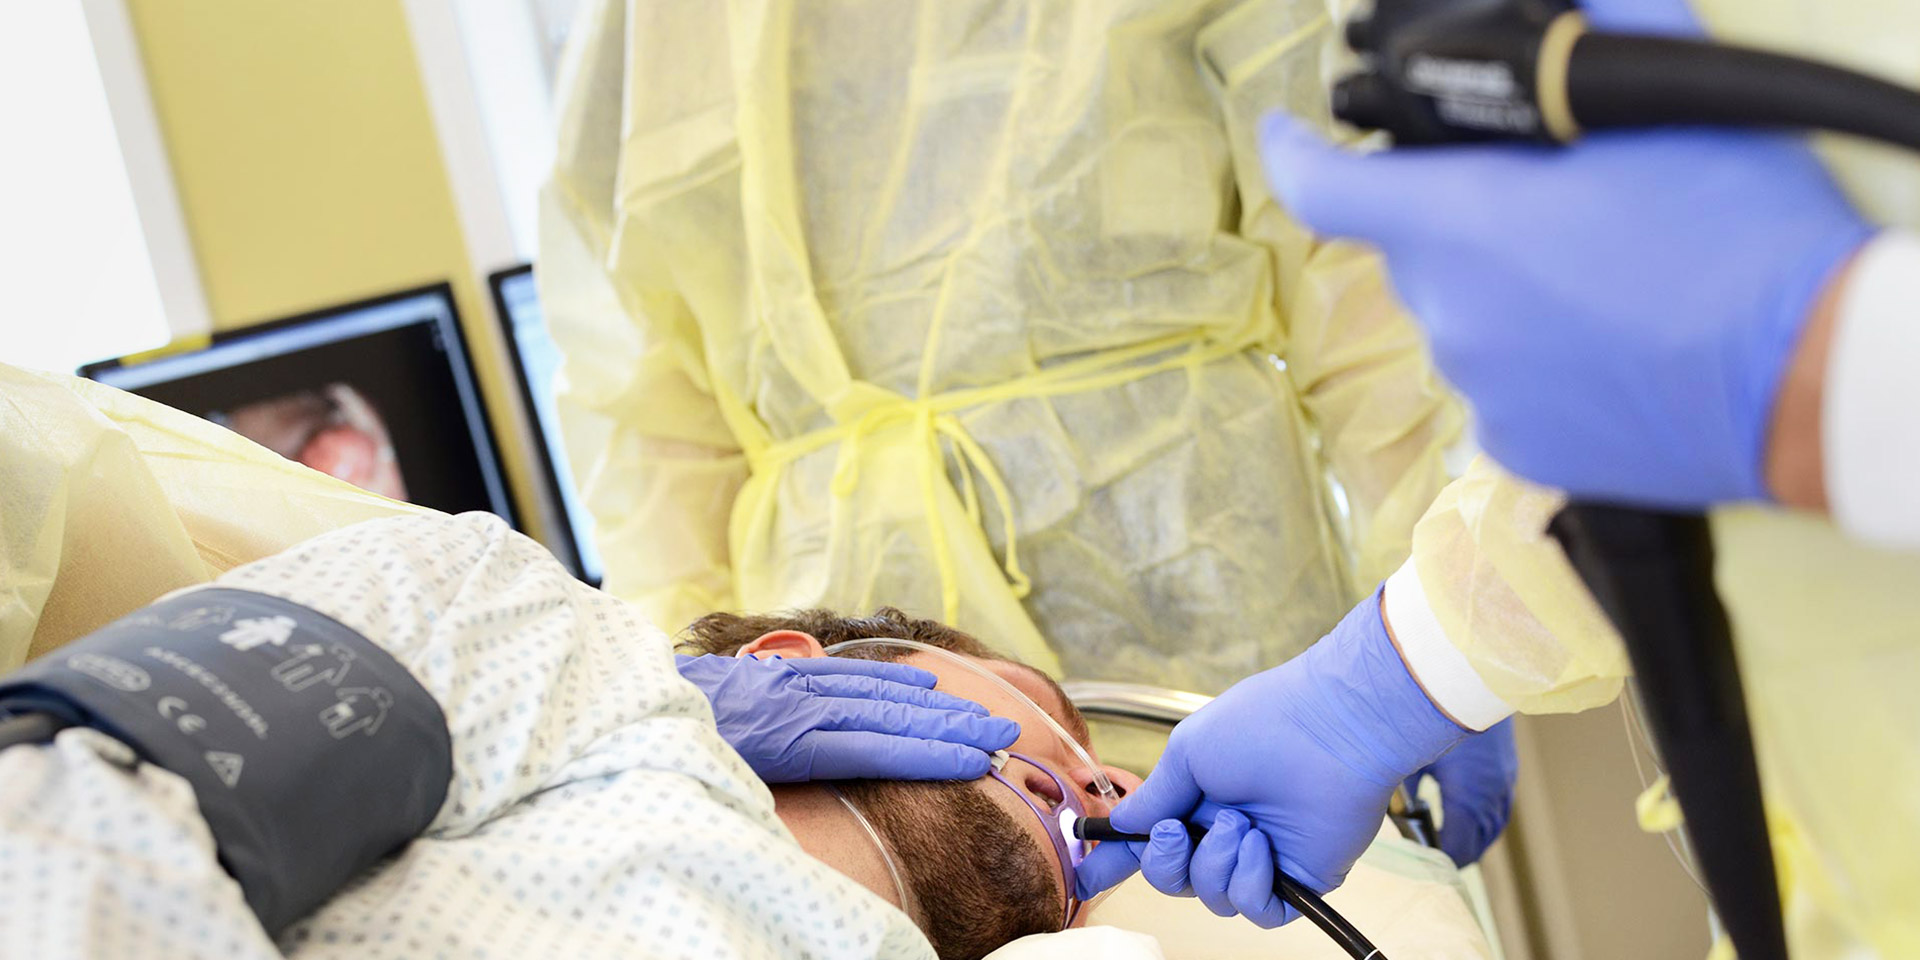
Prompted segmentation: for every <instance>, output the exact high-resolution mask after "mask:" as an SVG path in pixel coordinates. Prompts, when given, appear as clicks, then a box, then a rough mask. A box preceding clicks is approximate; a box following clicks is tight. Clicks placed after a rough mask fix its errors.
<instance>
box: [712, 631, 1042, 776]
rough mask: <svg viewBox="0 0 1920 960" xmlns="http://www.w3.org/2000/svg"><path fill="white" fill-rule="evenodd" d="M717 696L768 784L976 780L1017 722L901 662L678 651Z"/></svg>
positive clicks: (743, 750)
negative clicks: (942, 687)
mask: <svg viewBox="0 0 1920 960" xmlns="http://www.w3.org/2000/svg"><path fill="white" fill-rule="evenodd" d="M675 660H676V661H677V662H678V664H679V667H680V675H681V676H682V677H685V678H686V679H687V680H689V681H692V683H693V684H694V686H697V687H699V688H700V690H701V692H703V693H705V694H706V695H707V700H708V701H710V702H711V703H712V704H713V715H714V719H715V720H716V721H717V722H718V723H719V726H720V736H721V737H723V738H725V739H726V741H727V742H728V743H730V744H732V745H733V748H734V749H735V750H737V751H739V752H740V755H741V756H742V757H744V758H746V761H747V765H748V766H751V767H752V768H753V771H754V772H755V773H757V774H759V775H760V778H761V779H762V780H765V781H766V782H768V783H795V782H799V781H804V780H863V779H871V780H972V779H975V778H978V777H984V776H986V775H987V771H988V769H989V768H990V762H989V759H988V757H987V754H988V753H989V752H991V751H994V750H1001V749H1004V748H1006V747H1008V746H1011V745H1012V744H1013V741H1014V740H1016V739H1018V738H1019V736H1020V725H1019V724H1017V723H1015V722H1014V721H1012V720H1009V719H1007V718H1005V717H995V716H990V715H989V714H988V713H987V708H985V707H983V706H981V705H979V704H977V703H974V702H973V701H971V700H963V699H961V698H959V697H955V696H952V695H950V694H946V693H941V692H940V691H937V690H934V689H933V685H934V683H935V682H936V680H937V678H936V677H935V676H934V675H933V674H931V673H928V672H927V671H925V670H921V669H918V668H916V667H910V666H907V665H905V664H900V663H883V662H879V661H874V660H850V659H843V658H838V657H819V658H811V659H807V658H802V659H784V658H773V659H767V660H759V659H755V658H753V657H750V656H749V657H716V656H701V657H688V656H679V657H675Z"/></svg>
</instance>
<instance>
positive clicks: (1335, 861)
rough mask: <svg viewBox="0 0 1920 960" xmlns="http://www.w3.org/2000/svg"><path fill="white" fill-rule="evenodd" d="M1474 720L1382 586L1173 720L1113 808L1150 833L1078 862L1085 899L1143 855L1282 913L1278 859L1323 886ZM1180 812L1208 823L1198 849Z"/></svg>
mask: <svg viewBox="0 0 1920 960" xmlns="http://www.w3.org/2000/svg"><path fill="white" fill-rule="evenodd" d="M1465 736H1467V731H1466V730H1465V729H1464V728H1462V727H1461V726H1459V725H1458V724H1456V723H1454V722H1453V721H1452V720H1449V719H1447V717H1446V716H1445V715H1444V714H1442V713H1441V712H1440V711H1439V710H1438V709H1436V708H1435V707H1434V705H1433V703H1432V701H1430V700H1428V699H1427V695H1426V693H1425V692H1423V691H1422V690H1421V689H1420V685H1419V684H1418V683H1416V682H1415V681H1414V679H1413V677H1412V676H1411V675H1410V674H1409V673H1408V672H1407V668H1406V666H1405V665H1404V664H1403V663H1402V662H1401V660H1400V654H1399V651H1397V650H1395V649H1394V647H1393V642H1392V641H1391V640H1390V639H1389V638H1388V637H1387V631H1386V627H1385V625H1384V624H1383V623H1382V621H1381V618H1380V595H1379V593H1378V592H1377V591H1376V592H1375V593H1374V595H1373V596H1371V597H1369V598H1367V599H1366V600H1364V601H1362V602H1361V603H1360V605H1359V606H1358V607H1355V608H1354V609H1353V612H1351V613H1349V614H1347V616H1346V618H1345V619H1343V620H1341V621H1340V623H1339V625H1337V626H1335V627H1334V628H1333V632H1332V633H1329V634H1328V635H1327V636H1325V637H1323V638H1321V640H1320V642H1318V643H1316V644H1314V645H1313V646H1312V647H1310V648H1308V650H1307V651H1306V652H1305V653H1302V654H1301V655H1300V656H1298V657H1295V658H1294V659H1292V660H1289V661H1287V662H1286V663H1284V664H1281V665H1280V666H1278V667H1274V668H1273V669H1271V670H1267V671H1265V672H1264V673H1258V674H1255V675H1254V676H1252V677H1249V678H1247V679H1245V680H1242V681H1240V682H1239V683H1237V684H1234V685H1233V686H1232V687H1231V688H1229V689H1228V690H1227V692H1226V693H1223V694H1221V695H1220V696H1219V697H1218V698H1216V699H1215V700H1214V701H1213V702H1212V703H1210V704H1208V705H1207V706H1205V707H1202V708H1201V709H1200V710H1198V711H1196V712H1195V713H1194V714H1193V716H1191V717H1188V718H1187V719H1186V720H1184V721H1182V722H1181V723H1180V725H1179V726H1177V727H1175V728H1174V730H1173V736H1172V737H1171V738H1169V739H1168V741H1167V749H1166V752H1165V753H1164V754H1162V755H1161V757H1160V763H1159V765H1158V766H1156V767H1154V769H1153V772H1152V773H1151V774H1150V775H1148V777H1147V780H1146V782H1145V783H1143V784H1141V785H1140V788H1139V789H1137V790H1135V791H1134V792H1133V793H1132V794H1130V795H1128V796H1127V798H1126V799H1124V800H1122V801H1120V803H1119V805H1118V806H1116V807H1114V810H1113V816H1112V819H1113V825H1114V826H1115V827H1116V828H1118V829H1120V830H1124V831H1127V832H1129V833H1149V832H1150V833H1151V835H1152V836H1153V838H1154V839H1153V841H1152V842H1150V843H1103V844H1100V845H1099V846H1098V847H1096V848H1095V849H1094V851H1093V853H1091V854H1089V855H1088V857H1087V859H1086V860H1085V861H1084V862H1083V863H1082V864H1081V865H1080V869H1079V887H1080V889H1079V894H1080V896H1081V898H1082V899H1086V898H1088V897H1091V896H1092V895H1093V894H1094V893H1097V892H1099V891H1100V890H1103V889H1106V888H1107V887H1110V886H1113V885H1114V884H1116V883H1119V882H1120V881H1121V880H1124V879H1126V877H1127V875H1128V874H1130V873H1132V872H1133V871H1134V869H1135V868H1136V867H1138V868H1139V869H1140V870H1141V872H1142V873H1143V874H1145V876H1146V878H1147V881H1148V882H1149V883H1152V884H1153V886H1154V887H1155V888H1156V889H1158V890H1160V891H1161V892H1162V893H1169V894H1174V895H1176V896H1181V895H1185V896H1198V897H1199V898H1200V900H1201V902H1203V903H1205V904H1206V905H1207V907H1208V909H1210V910H1212V911H1213V912H1214V913H1216V914H1219V915H1220V916H1232V915H1233V914H1234V913H1236V912H1238V913H1243V914H1246V916H1247V917H1248V919H1250V920H1252V921H1253V922H1255V923H1257V924H1259V925H1261V926H1263V927H1272V926H1277V925H1279V924H1281V923H1284V922H1286V921H1288V920H1291V919H1293V918H1294V917H1295V916H1297V914H1296V913H1295V912H1294V911H1293V910H1292V908H1290V907H1286V906H1285V905H1284V904H1282V903H1281V902H1280V900H1279V898H1278V897H1276V896H1274V893H1273V869H1274V866H1275V862H1276V860H1277V862H1278V865H1279V867H1280V869H1282V870H1285V871H1286V872H1287V873H1289V874H1291V875H1292V876H1293V877H1294V879H1296V880H1299V881H1300V882H1301V883H1304V884H1306V885H1307V886H1309V887H1312V888H1313V889H1314V890H1316V891H1318V892H1321V893H1325V892H1327V891H1329V890H1332V889H1333V888H1334V887H1337V886H1339V885H1340V883H1341V881H1343V880H1345V879H1346V877H1347V870H1348V868H1350V867H1352V866H1353V861H1354V860H1355V859H1357V858H1359V856H1360V854H1361V853H1362V852H1363V851H1365V850H1366V848H1367V844H1368V843H1369V842H1371V841H1372V840H1373V837H1374V834H1376V833H1378V832H1379V831H1380V823H1381V818H1383V817H1385V816H1386V813H1387V799H1388V797H1389V796H1390V795H1391V794H1392V793H1393V789H1394V787H1396V786H1398V785H1399V784H1400V782H1401V781H1403V780H1405V779H1406V778H1407V777H1408V776H1409V775H1411V774H1412V773H1413V772H1414V771H1416V770H1420V769H1423V768H1425V767H1426V766H1427V765H1428V764H1430V763H1432V762H1433V761H1434V760H1435V759H1436V758H1438V757H1439V756H1440V755H1441V754H1443V753H1445V752H1446V751H1447V749H1448V748H1449V747H1452V746H1453V745H1454V744H1455V743H1458V742H1459V741H1460V740H1461V739H1462V738H1463V737H1465ZM1179 820H1189V821H1191V822H1194V823H1199V824H1201V825H1203V826H1206V827H1208V828H1209V829H1210V831H1211V832H1209V833H1208V834H1207V836H1206V838H1205V839H1203V840H1202V841H1201V842H1200V844H1199V846H1198V848H1197V849H1192V845H1191V844H1190V843H1189V842H1188V840H1187V835H1186V831H1185V830H1184V829H1182V828H1181V827H1180V825H1179V824H1178V823H1177V822H1174V821H1179Z"/></svg>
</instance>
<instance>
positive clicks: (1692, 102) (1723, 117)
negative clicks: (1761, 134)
mask: <svg viewBox="0 0 1920 960" xmlns="http://www.w3.org/2000/svg"><path fill="white" fill-rule="evenodd" d="M1567 103H1568V107H1569V109H1570V110H1571V111H1572V113H1573V119H1574V121H1575V122H1576V123H1578V124H1579V125H1580V126H1581V127H1582V128H1584V129H1588V130H1598V129H1607V128H1614V129H1618V128H1622V127H1647V126H1667V125H1704V126H1732V127H1749V128H1751V127H1778V128H1781V129H1793V130H1808V129H1812V130H1828V131H1832V132H1834V133H1843V134H1851V135H1853V136H1859V137H1866V138H1868V139H1872V140H1878V141H1881V142H1883V143H1890V144H1893V145H1896V146H1903V147H1907V148H1909V149H1914V150H1920V93H1916V92H1915V91H1913V90H1910V89H1908V88H1906V87H1902V86H1899V85H1897V84H1893V83H1888V82H1887V81H1885V80H1881V79H1878V78H1876V77H1870V76H1867V75H1866V74H1863V73H1858V72H1856V71H1853V70H1848V69H1845V68H1842V67H1836V66H1832V65H1830V64H1824V63H1816V62H1814V61H1811V60H1803V59H1801V58H1798V57H1791V56H1784V55H1782V54H1777V53H1768V52H1766V51H1764V50H1754V49H1752V48H1748V47H1736V46H1726V45H1722V44H1717V43H1711V42H1704V41H1699V40H1685V39H1677V38H1672V37H1651V36H1634V35H1629V34H1610V33H1589V34H1587V35H1585V36H1582V37H1581V38H1580V40H1579V41H1578V42H1577V43H1575V44H1574V47H1573V52H1572V53H1571V54H1570V56H1569V57H1568V61H1567Z"/></svg>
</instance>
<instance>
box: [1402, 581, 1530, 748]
mask: <svg viewBox="0 0 1920 960" xmlns="http://www.w3.org/2000/svg"><path fill="white" fill-rule="evenodd" d="M1386 615H1387V625H1388V626H1387V629H1388V630H1389V631H1391V632H1392V634H1393V639H1394V641H1395V643H1397V644H1398V645H1399V647H1400V656H1401V657H1402V658H1404V659H1405V660H1406V662H1407V669H1408V671H1409V672H1411V673H1412V674H1413V679H1414V680H1415V681H1417V682H1418V683H1419V684H1420V688H1421V689H1423V690H1425V691H1426V693H1427V699H1429V700H1432V701H1433V704H1434V706H1436V707H1439V708H1440V709H1441V710H1442V711H1444V712H1445V713H1446V714H1447V715H1448V716H1450V717H1452V718H1453V719H1454V720H1456V721H1458V722H1459V723H1460V725H1461V726H1464V727H1467V728H1469V729H1472V730H1485V729H1487V728H1488V727H1491V726H1493V725H1494V724H1496V723H1499V722H1500V721H1502V720H1505V719H1506V718H1507V717H1509V716H1511V715H1512V714H1513V707H1511V706H1508V705H1507V702H1506V701H1505V700H1502V699H1500V698H1499V697H1498V696H1497V695H1495V694H1494V692H1493V691H1492V690H1489V689H1487V684H1486V681H1484V680H1482V679H1480V674H1479V673H1477V672H1475V671H1474V669H1473V664H1472V663H1471V662H1470V661H1468V660H1467V655H1466V654H1464V653H1461V652H1460V650H1459V648H1458V647H1455V646H1454V645H1453V643H1452V642H1451V641H1449V640H1448V639H1447V635H1446V633H1445V631H1443V630H1441V629H1440V621H1439V620H1438V619H1437V618H1435V617H1434V615H1433V608H1432V607H1431V606H1429V605H1428V604H1427V595H1426V592H1425V591H1424V590H1423V589H1422V588H1421V586H1420V575H1419V573H1417V572H1415V570H1414V568H1413V561H1412V560H1408V561H1407V562H1406V563H1403V564H1401V565H1400V569H1399V570H1398V571H1396V572H1395V573H1394V575H1393V576H1391V577H1388V578H1387V587H1386Z"/></svg>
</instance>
